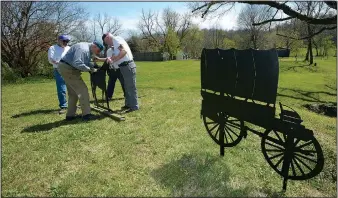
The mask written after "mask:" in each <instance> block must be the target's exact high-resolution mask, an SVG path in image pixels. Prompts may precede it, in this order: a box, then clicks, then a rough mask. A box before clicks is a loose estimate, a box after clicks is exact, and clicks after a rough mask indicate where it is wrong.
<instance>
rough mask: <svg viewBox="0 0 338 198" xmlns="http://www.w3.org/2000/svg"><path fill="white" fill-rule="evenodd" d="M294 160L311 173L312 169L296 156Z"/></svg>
mask: <svg viewBox="0 0 338 198" xmlns="http://www.w3.org/2000/svg"><path fill="white" fill-rule="evenodd" d="M295 158H296V159H297V160H298V161H299V162H300V163H301V164H303V165H304V166H305V167H306V168H308V169H309V170H310V171H312V169H311V168H310V167H309V166H308V165H307V164H306V163H305V162H303V161H302V160H301V159H299V158H298V157H297V156H295Z"/></svg>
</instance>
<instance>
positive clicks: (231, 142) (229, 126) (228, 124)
mask: <svg viewBox="0 0 338 198" xmlns="http://www.w3.org/2000/svg"><path fill="white" fill-rule="evenodd" d="M220 119H224V120H223V121H224V122H225V125H224V129H223V130H224V146H225V147H232V146H235V145H237V144H238V143H239V142H240V141H241V140H242V138H243V133H242V129H243V127H244V122H243V121H242V120H239V119H237V118H234V117H231V116H229V115H227V114H225V113H223V112H218V113H217V116H215V117H214V119H212V118H210V117H208V116H205V115H203V122H204V126H205V128H206V129H207V132H208V134H209V135H210V137H211V138H212V139H213V140H214V142H216V143H217V144H220V141H219V138H220V130H222V129H221V127H220Z"/></svg>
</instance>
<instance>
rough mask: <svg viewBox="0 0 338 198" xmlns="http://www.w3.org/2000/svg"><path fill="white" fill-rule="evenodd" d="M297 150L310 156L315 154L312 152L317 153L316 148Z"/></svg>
mask: <svg viewBox="0 0 338 198" xmlns="http://www.w3.org/2000/svg"><path fill="white" fill-rule="evenodd" d="M295 152H300V153H302V154H303V155H309V156H314V155H312V154H315V153H317V152H316V151H315V150H298V149H297V150H296V151H295Z"/></svg>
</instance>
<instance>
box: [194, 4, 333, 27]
mask: <svg viewBox="0 0 338 198" xmlns="http://www.w3.org/2000/svg"><path fill="white" fill-rule="evenodd" d="M237 2H238V3H246V4H257V5H268V6H270V7H272V8H275V9H277V10H281V11H283V13H284V14H286V15H288V16H289V17H286V18H276V15H275V16H273V17H272V18H271V19H269V20H266V21H263V22H261V23H270V22H276V21H286V20H290V19H292V18H297V19H299V20H301V21H304V22H307V23H310V24H316V25H329V24H334V25H335V24H337V14H335V15H333V16H330V17H325V18H315V17H310V16H306V15H304V14H303V13H301V12H300V10H299V7H298V5H297V2H296V1H295V2H290V1H284V2H277V1H237ZM235 3H236V2H227V1H205V2H197V3H193V4H190V5H189V6H190V8H191V10H192V12H193V13H198V14H201V16H202V18H203V17H206V16H208V15H214V14H215V13H217V12H218V13H222V14H224V13H226V12H227V11H229V10H231V9H232V8H233V7H234V5H235ZM324 3H325V5H326V6H327V7H329V8H330V9H332V10H337V2H336V1H324Z"/></svg>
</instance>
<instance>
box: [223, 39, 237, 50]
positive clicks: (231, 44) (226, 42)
mask: <svg viewBox="0 0 338 198" xmlns="http://www.w3.org/2000/svg"><path fill="white" fill-rule="evenodd" d="M223 46H224V48H226V49H231V48H236V43H235V41H233V40H230V39H229V38H226V37H225V38H224V40H223Z"/></svg>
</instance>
